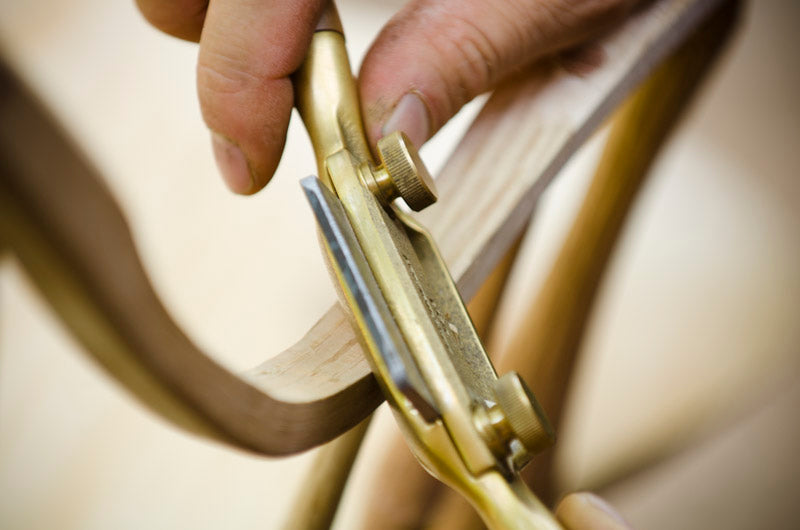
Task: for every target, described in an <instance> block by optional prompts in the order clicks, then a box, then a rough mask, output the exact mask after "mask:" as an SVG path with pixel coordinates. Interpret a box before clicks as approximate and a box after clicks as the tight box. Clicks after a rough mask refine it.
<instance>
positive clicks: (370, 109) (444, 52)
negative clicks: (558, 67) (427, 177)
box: [359, 0, 635, 145]
mask: <svg viewBox="0 0 800 530" xmlns="http://www.w3.org/2000/svg"><path fill="white" fill-rule="evenodd" d="M634 2H635V0H601V1H597V0H506V1H502V2H486V1H485V0H413V1H412V2H410V3H409V4H407V5H406V6H405V7H404V8H403V9H402V10H401V11H400V12H399V13H398V14H397V15H396V16H395V17H394V18H393V19H392V20H391V21H390V22H389V24H388V25H387V26H386V27H385V28H384V29H383V31H382V32H381V34H380V35H379V36H378V38H377V40H376V41H375V43H374V44H373V45H372V48H371V49H370V51H369V52H368V54H367V56H366V58H365V59H364V62H363V64H362V67H361V73H360V75H359V85H360V86H359V88H360V91H361V96H362V106H363V112H364V120H365V124H366V127H367V133H368V135H369V136H370V139H371V140H372V142H373V143H374V142H375V141H377V139H378V138H380V137H381V136H382V135H383V134H384V133H386V134H388V133H390V132H393V131H394V130H395V129H400V130H403V132H405V133H406V134H407V135H408V136H409V137H410V138H411V139H412V141H414V143H416V144H417V145H420V144H421V143H423V142H424V141H425V140H427V139H428V137H429V136H430V135H431V134H433V133H434V132H435V131H436V130H438V129H439V128H440V127H441V126H442V125H443V124H444V123H445V122H447V120H448V119H450V118H451V117H452V116H453V114H455V113H456V112H457V111H458V110H459V109H460V108H461V107H462V106H463V105H464V104H465V103H466V102H468V101H469V100H471V99H472V98H473V97H475V96H476V95H478V94H480V93H482V92H485V91H486V90H489V89H490V88H492V86H493V85H495V84H496V83H497V82H498V81H499V80H501V79H503V78H504V77H506V76H508V75H509V74H511V73H513V72H514V71H515V70H517V69H519V68H521V67H524V66H525V65H527V64H529V63H531V62H533V61H534V60H536V59H537V58H540V57H542V56H543V55H546V54H550V53H553V52H555V51H557V50H561V49H564V48H565V47H568V46H572V45H575V44H577V43H580V42H582V41H584V40H585V39H587V38H588V37H590V36H592V35H594V34H596V33H597V32H599V31H602V30H603V29H605V28H607V27H608V26H609V25H610V24H612V23H613V22H615V21H617V20H619V19H620V18H621V17H622V16H623V15H624V13H626V12H627V11H628V10H629V9H630V7H631V5H632V4H633V3H634Z"/></svg>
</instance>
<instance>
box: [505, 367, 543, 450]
mask: <svg viewBox="0 0 800 530" xmlns="http://www.w3.org/2000/svg"><path fill="white" fill-rule="evenodd" d="M495 397H496V398H497V405H498V406H499V407H500V409H501V410H502V411H503V414H504V416H505V420H506V422H507V425H508V427H509V428H510V429H511V431H512V432H513V434H514V436H515V437H516V438H517V439H518V440H519V441H520V443H522V445H523V447H525V449H526V451H528V453H530V454H531V455H533V454H536V453H538V452H540V451H542V450H544V449H546V448H547V447H549V446H550V445H552V444H553V442H554V441H555V437H556V435H555V432H554V431H553V427H552V426H551V425H550V422H549V421H548V419H547V416H546V415H545V413H544V410H543V409H542V407H541V405H539V402H538V401H536V397H534V395H533V392H531V390H530V389H529V388H528V385H526V384H525V381H523V380H522V378H521V377H520V376H519V374H517V373H516V372H509V373H507V374H505V375H503V376H502V377H501V378H500V379H498V380H497V383H496V384H495Z"/></svg>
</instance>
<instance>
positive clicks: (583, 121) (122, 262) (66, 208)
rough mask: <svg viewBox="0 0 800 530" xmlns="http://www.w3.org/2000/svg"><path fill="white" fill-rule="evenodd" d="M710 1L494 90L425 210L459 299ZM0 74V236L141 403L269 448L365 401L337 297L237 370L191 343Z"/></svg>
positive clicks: (57, 143)
mask: <svg viewBox="0 0 800 530" xmlns="http://www.w3.org/2000/svg"><path fill="white" fill-rule="evenodd" d="M716 3H717V2H715V1H701V0H661V1H659V2H654V3H652V4H650V5H649V6H648V7H647V8H646V9H644V10H642V11H640V12H639V13H638V14H637V15H636V16H635V17H633V18H632V19H631V20H629V21H628V22H627V23H626V24H625V26H623V27H622V28H621V29H620V30H619V31H617V32H615V33H614V34H613V35H611V36H610V37H609V38H607V39H605V40H604V41H603V42H602V43H601V44H600V45H599V49H600V51H601V52H602V53H601V55H603V56H604V57H605V58H604V61H603V63H602V65H600V66H595V67H593V69H592V71H590V72H587V71H582V72H579V73H570V72H568V71H567V70H565V69H564V68H563V67H562V66H561V65H560V64H559V63H558V62H555V61H553V62H551V63H542V64H540V65H539V66H538V67H537V70H536V71H535V72H532V74H531V75H530V76H529V77H528V78H527V80H525V81H522V82H519V83H516V84H512V85H509V86H507V87H505V88H502V89H500V90H498V91H497V92H496V93H495V94H494V95H493V96H492V98H491V99H490V101H489V102H488V104H487V105H486V107H485V109H484V110H483V112H482V113H481V115H480V116H479V117H478V119H477V120H476V122H475V123H474V124H473V126H472V128H471V129H470V131H469V132H468V133H467V135H466V136H465V138H464V140H463V142H462V143H461V145H460V146H459V147H458V149H457V150H456V152H455V153H454V155H453V157H452V158H451V159H450V161H449V162H448V164H447V166H446V168H445V170H444V171H443V172H442V174H441V176H440V178H439V180H438V187H439V190H440V195H441V196H442V197H444V199H443V200H442V201H441V203H440V204H438V205H435V206H434V207H432V208H430V209H429V211H426V212H425V213H424V214H423V215H422V217H423V222H424V224H426V225H427V226H428V227H429V228H430V229H431V231H432V232H433V234H434V236H435V237H436V238H437V240H438V241H439V244H440V246H441V250H442V253H443V255H444V256H445V259H446V260H447V261H448V263H449V264H450V267H451V271H452V274H453V276H454V277H455V278H457V279H458V283H459V287H460V289H461V291H462V295H463V296H464V298H465V299H469V298H470V297H471V296H472V295H473V294H474V293H475V292H476V290H477V288H478V287H479V286H480V284H481V282H482V280H483V279H484V278H485V277H486V276H487V275H488V273H489V271H491V270H492V269H493V267H494V266H495V264H496V263H497V261H498V260H499V259H500V258H501V256H503V255H504V253H505V252H506V250H507V249H508V248H509V247H510V245H511V244H512V243H513V241H514V240H515V239H516V237H517V236H518V235H519V233H520V232H521V230H522V228H523V227H524V225H525V223H526V221H527V219H528V216H529V215H530V213H531V211H532V209H533V206H534V204H535V201H536V199H537V198H538V196H539V195H540V194H541V192H542V191H543V190H544V188H545V186H546V184H547V183H548V182H549V181H550V180H551V179H552V178H553V176H554V175H555V174H556V173H557V171H558V170H559V169H560V168H561V166H562V165H563V164H564V163H565V162H566V160H567V159H568V158H569V156H570V155H571V154H572V153H573V152H574V151H575V150H576V149H577V148H578V146H579V145H580V144H581V143H582V142H583V141H584V140H585V139H586V138H587V137H588V136H589V135H590V134H591V132H592V131H593V130H594V129H595V128H596V127H597V125H598V124H599V123H600V122H601V121H602V120H603V119H604V118H605V116H606V115H607V114H608V113H609V111H610V110H611V109H613V108H614V106H615V105H616V104H617V103H618V102H619V101H620V100H621V99H622V98H623V97H624V95H625V94H626V93H627V92H628V91H629V89H630V88H631V87H633V86H635V85H636V84H637V83H638V82H639V81H640V80H641V79H642V78H643V77H644V76H645V75H646V74H647V73H648V72H649V71H650V70H651V69H652V67H653V65H654V64H656V63H658V62H659V61H660V60H661V59H662V58H663V57H664V56H665V55H666V54H667V53H669V52H670V51H671V50H672V49H673V48H674V47H675V45H676V44H677V43H679V42H680V41H681V40H682V39H683V38H684V37H685V36H686V35H687V33H688V32H689V31H690V30H691V29H692V28H693V27H694V26H695V25H696V24H697V23H698V21H699V20H701V19H702V18H703V16H704V15H705V14H706V13H707V12H709V11H710V10H711V9H712V8H713V7H714V5H715V4H716ZM583 70H586V69H585V68H584V69H583ZM0 77H1V78H2V79H0V84H1V85H2V88H0V91H1V93H0V116H2V120H0V164H2V166H0V199H1V200H2V209H0V239H3V240H4V241H6V243H7V244H8V245H9V246H10V247H11V248H13V249H14V251H15V252H16V253H17V255H18V256H19V258H20V259H21V261H22V262H23V264H24V265H25V267H26V268H27V270H28V271H29V272H30V274H31V275H32V276H33V278H34V279H35V280H36V282H37V284H38V285H39V286H40V288H41V290H42V292H43V293H44V294H45V296H46V297H47V298H48V300H49V301H50V303H51V304H52V305H53V307H54V308H55V309H56V311H57V312H58V313H59V315H60V316H61V318H62V319H63V320H64V322H65V323H66V324H67V325H68V326H69V327H70V329H71V330H72V332H73V333H74V334H75V335H76V336H77V337H78V338H79V339H80V340H81V341H82V342H83V343H84V344H85V345H86V347H87V349H88V350H89V351H90V352H91V353H92V354H93V355H94V356H95V357H96V358H97V359H98V360H99V361H100V363H101V364H102V365H103V366H104V367H105V368H106V369H107V370H108V371H109V372H110V373H112V374H113V375H114V376H115V377H116V378H117V379H119V380H120V381H121V382H122V383H123V384H124V385H125V386H126V387H127V388H128V389H130V390H131V391H132V392H133V393H134V394H135V395H136V396H138V397H139V398H140V399H141V400H142V401H143V402H144V403H146V404H147V405H148V406H150V407H151V408H152V409H153V410H154V411H156V412H158V413H160V414H161V415H162V416H164V417H165V418H167V419H169V420H170V421H173V422H175V423H176V424H178V425H180V426H182V427H185V428H188V429H191V430H193V431H195V432H199V433H203V434H205V435H208V436H212V437H215V438H218V439H222V440H225V441H228V442H230V443H232V444H234V445H237V446H239V447H243V448H246V449H250V450H253V451H257V452H260V453H265V454H271V455H279V454H287V453H292V452H297V451H301V450H304V449H307V448H309V447H313V446H315V445H318V444H320V443H323V442H325V441H327V440H329V439H331V438H333V437H335V436H336V435H338V434H340V433H341V432H343V431H345V430H347V429H349V428H350V427H352V426H354V425H355V424H356V423H358V422H359V421H360V420H362V419H363V418H364V417H366V415H367V414H368V413H369V412H370V411H371V410H372V409H374V407H375V406H377V404H378V403H379V402H380V400H381V397H380V394H379V392H378V389H377V385H375V382H374V380H373V379H372V377H371V375H370V373H369V368H368V366H367V363H366V362H365V361H364V359H363V357H362V356H361V352H360V347H359V345H358V343H357V340H356V336H355V333H354V332H353V331H352V330H351V329H350V327H349V325H348V324H346V323H345V318H344V315H343V313H342V310H341V309H339V308H338V307H333V308H331V309H330V310H329V311H328V313H327V314H326V315H325V316H324V317H323V318H322V319H321V320H320V321H319V322H318V323H317V324H316V325H315V326H314V327H313V328H312V329H311V330H310V331H309V333H308V334H307V335H306V337H305V338H304V339H303V340H301V341H300V342H299V343H298V344H297V345H296V346H294V347H292V348H290V349H289V350H287V351H285V352H284V353H282V354H280V355H278V356H277V357H274V358H272V359H270V360H269V361H267V362H266V363H264V364H263V365H261V366H259V367H258V368H256V369H254V370H251V371H250V372H248V373H246V374H244V376H242V377H239V376H236V375H234V374H231V373H230V372H228V371H226V370H225V369H223V368H222V367H221V366H219V365H218V364H217V363H215V362H214V361H213V360H211V359H210V358H209V357H208V356H206V355H205V354H203V352H201V351H200V350H199V349H198V348H197V347H196V346H195V345H194V344H193V343H192V342H191V340H190V339H189V338H188V337H186V336H185V335H184V334H183V333H182V332H181V330H180V329H179V328H178V327H177V325H176V324H175V322H174V321H173V320H172V319H171V317H170V316H169V314H168V313H167V312H166V310H165V309H164V307H163V306H162V304H161V303H160V302H159V300H158V297H157V295H156V293H155V292H154V291H153V288H152V286H151V285H150V282H149V281H148V279H147V275H146V272H145V271H144V269H143V268H142V265H141V263H140V261H139V259H138V257H137V255H136V252H135V249H134V245H133V242H132V239H131V236H130V233H129V230H128V227H127V225H126V223H125V221H124V218H123V216H122V214H121V212H120V210H119V208H118V207H117V206H116V204H115V203H114V201H113V200H112V198H111V196H110V194H109V193H108V192H107V191H106V189H105V188H104V187H103V186H102V184H100V182H101V179H100V178H99V176H98V174H97V172H96V171H95V170H94V169H93V168H92V167H91V165H90V164H88V163H87V161H86V160H85V159H83V158H82V157H81V156H79V155H78V154H77V151H76V150H75V148H74V146H73V145H72V144H71V142H70V141H69V140H68V139H67V138H68V137H67V135H66V134H64V133H63V132H62V131H61V130H60V129H59V128H58V127H57V126H55V125H54V122H53V120H52V119H51V118H50V117H49V116H48V115H47V113H46V112H45V111H44V110H43V109H42V108H41V107H40V106H39V105H38V104H37V103H36V101H35V98H33V97H32V96H31V95H30V94H29V92H28V91H27V90H26V89H25V88H24V87H22V86H21V85H20V83H19V82H18V81H17V80H16V79H15V78H14V77H13V76H12V75H11V74H10V73H9V72H8V71H7V70H3V71H2V73H1V74H0Z"/></svg>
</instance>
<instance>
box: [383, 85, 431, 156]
mask: <svg viewBox="0 0 800 530" xmlns="http://www.w3.org/2000/svg"><path fill="white" fill-rule="evenodd" d="M395 131H403V132H404V133H406V136H408V138H409V139H410V140H411V141H412V142H413V143H414V145H415V146H416V147H420V146H421V145H422V144H424V143H425V140H427V139H428V133H429V132H430V118H429V117H428V108H427V107H426V106H425V103H424V102H423V101H422V98H420V97H419V95H418V94H416V93H415V92H409V93H408V94H406V95H405V96H403V97H402V98H400V101H398V102H397V105H396V106H395V108H394V110H393V111H392V115H391V116H389V119H388V120H386V123H385V124H384V125H383V129H381V133H382V134H383V136H386V135H387V134H391V133H393V132H395Z"/></svg>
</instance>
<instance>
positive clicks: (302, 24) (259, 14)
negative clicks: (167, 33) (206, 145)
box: [197, 0, 322, 194]
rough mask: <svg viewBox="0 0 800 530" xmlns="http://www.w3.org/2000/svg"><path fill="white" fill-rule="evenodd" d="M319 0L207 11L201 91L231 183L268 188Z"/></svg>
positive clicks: (223, 5) (224, 4)
mask: <svg viewBox="0 0 800 530" xmlns="http://www.w3.org/2000/svg"><path fill="white" fill-rule="evenodd" d="M321 3H322V1H321V0H294V1H280V0H214V1H213V2H211V3H210V4H209V7H208V12H207V13H206V19H205V27H204V28H203V35H202V38H201V39H200V55H199V58H198V64H197V91H198V95H199V98H200V108H201V110H202V113H203V119H204V120H205V122H206V125H208V127H209V128H210V129H211V131H212V143H213V146H214V154H215V156H216V159H217V165H218V166H219V168H220V171H221V172H222V175H223V177H224V178H225V182H226V183H227V184H228V187H229V188H231V190H233V191H234V192H236V193H243V194H249V193H254V192H256V191H258V190H259V189H261V188H263V187H264V185H266V183H267V182H268V181H269V179H270V178H271V177H272V174H273V173H274V172H275V168H276V167H277V165H278V162H279V161H280V155H281V151H283V145H284V142H285V139H286V127H287V126H288V124H289V116H290V115H291V110H292V104H293V100H294V96H293V93H292V83H291V81H290V79H289V75H290V74H291V73H292V72H294V71H295V70H296V69H297V68H298V67H299V66H300V63H301V62H302V60H303V57H304V56H305V52H306V49H307V48H308V43H309V41H310V39H311V35H312V33H313V31H314V26H315V23H316V20H317V17H318V15H319V11H320V9H321Z"/></svg>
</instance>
